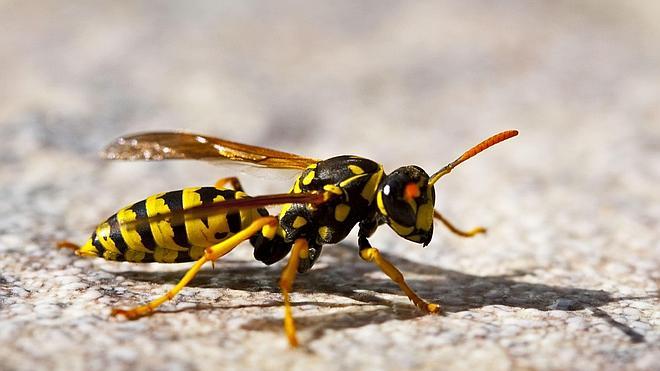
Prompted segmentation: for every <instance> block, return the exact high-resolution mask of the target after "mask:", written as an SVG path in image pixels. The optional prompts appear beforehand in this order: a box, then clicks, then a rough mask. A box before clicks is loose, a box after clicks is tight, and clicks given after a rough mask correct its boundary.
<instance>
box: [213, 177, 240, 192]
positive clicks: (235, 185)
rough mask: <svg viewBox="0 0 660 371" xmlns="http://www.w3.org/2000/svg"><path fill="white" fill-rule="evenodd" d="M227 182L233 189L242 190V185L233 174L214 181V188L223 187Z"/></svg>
mask: <svg viewBox="0 0 660 371" xmlns="http://www.w3.org/2000/svg"><path fill="white" fill-rule="evenodd" d="M227 184H229V185H230V186H231V187H232V188H233V189H234V191H239V192H243V186H242V185H241V181H240V180H238V178H237V177H235V176H230V177H227V178H222V179H220V180H218V181H217V182H215V188H224V187H225V186H226V185H227Z"/></svg>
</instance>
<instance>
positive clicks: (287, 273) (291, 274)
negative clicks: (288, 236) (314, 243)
mask: <svg viewBox="0 0 660 371" xmlns="http://www.w3.org/2000/svg"><path fill="white" fill-rule="evenodd" d="M308 257H309V245H308V243H307V240H305V239H303V238H299V239H297V240H296V241H295V242H294V243H293V249H292V251H291V256H290V257H289V262H288V263H287V265H286V267H285V268H284V270H283V271H282V275H281V276H280V289H282V296H283V297H284V331H285V332H286V337H287V338H288V339H289V344H291V346H292V347H295V346H298V339H297V338H296V325H295V323H294V322H293V314H292V313H291V300H290V298H289V293H290V292H291V289H292V288H293V281H294V280H295V279H296V273H297V272H298V264H299V263H300V260H301V259H303V260H304V259H307V258H308Z"/></svg>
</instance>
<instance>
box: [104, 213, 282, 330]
mask: <svg viewBox="0 0 660 371" xmlns="http://www.w3.org/2000/svg"><path fill="white" fill-rule="evenodd" d="M276 228H277V218H276V217H273V216H266V217H262V218H259V219H257V220H255V221H254V222H252V224H250V226H248V227H247V228H245V229H243V230H242V231H240V232H238V233H236V234H235V235H233V236H231V237H229V238H228V239H226V240H224V241H222V242H220V243H218V244H216V245H213V246H211V247H209V248H207V249H206V251H205V253H204V256H202V257H201V258H199V260H197V261H196V262H195V264H194V265H193V266H192V267H191V268H190V269H189V270H188V272H186V274H185V275H184V276H183V278H182V279H181V280H180V281H179V283H177V284H176V286H174V287H173V288H172V289H171V290H169V291H168V292H167V293H166V294H165V295H163V296H161V297H159V298H157V299H155V300H153V301H151V302H149V303H147V304H145V305H141V306H138V307H135V308H131V309H118V308H115V309H112V312H111V315H112V316H117V315H122V316H124V317H126V318H127V319H130V320H133V319H138V318H140V317H142V316H146V315H149V314H151V313H153V311H154V310H155V309H156V308H158V307H159V306H160V305H161V304H163V303H164V302H166V301H168V300H171V299H172V298H173V297H174V296H175V295H176V294H177V293H179V291H181V289H182V288H184V287H185V286H186V285H187V284H188V283H189V282H190V281H191V280H192V279H193V278H194V277H195V275H197V273H198V272H199V270H200V269H201V268H202V266H203V265H204V263H206V262H207V261H215V260H217V259H219V258H220V257H222V256H224V255H226V254H227V253H229V252H230V251H232V250H233V249H234V248H235V247H236V246H238V245H239V244H240V243H241V242H243V241H245V240H247V239H249V238H250V237H251V236H252V235H253V234H255V233H257V232H259V231H260V230H264V231H265V230H266V229H269V230H272V229H276ZM264 233H266V232H264Z"/></svg>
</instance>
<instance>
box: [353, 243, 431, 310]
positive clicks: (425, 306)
mask: <svg viewBox="0 0 660 371" xmlns="http://www.w3.org/2000/svg"><path fill="white" fill-rule="evenodd" d="M358 242H359V245H360V257H361V258H362V259H364V260H366V261H368V262H372V263H374V264H376V265H377V266H378V268H380V269H381V270H382V271H383V273H385V274H387V275H388V276H389V277H390V279H391V280H392V281H394V282H395V283H396V284H397V285H399V287H400V288H401V290H403V292H404V293H405V294H406V295H407V296H408V298H409V299H410V301H412V302H413V304H415V306H416V307H417V308H419V309H420V310H421V311H422V312H424V313H438V312H440V306H439V305H438V304H433V303H427V302H426V301H424V300H423V299H422V298H420V297H419V296H417V294H415V292H414V291H413V290H412V289H411V288H410V286H408V284H407V283H406V280H405V279H404V278H403V274H402V273H401V271H399V270H398V269H397V268H396V267H395V266H394V265H393V264H392V263H390V262H389V261H388V260H387V259H385V258H384V257H383V256H382V255H381V254H380V251H378V249H376V248H375V247H371V244H370V243H369V241H368V240H367V239H366V238H360V239H359V240H358Z"/></svg>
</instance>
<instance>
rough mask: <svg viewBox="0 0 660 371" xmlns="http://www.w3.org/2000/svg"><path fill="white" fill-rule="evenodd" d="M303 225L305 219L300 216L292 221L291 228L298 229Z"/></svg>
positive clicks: (305, 221)
mask: <svg viewBox="0 0 660 371" xmlns="http://www.w3.org/2000/svg"><path fill="white" fill-rule="evenodd" d="M305 224H307V219H305V218H303V217H302V216H297V217H296V219H294V220H293V228H295V229H298V228H300V227H302V226H304V225H305Z"/></svg>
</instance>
